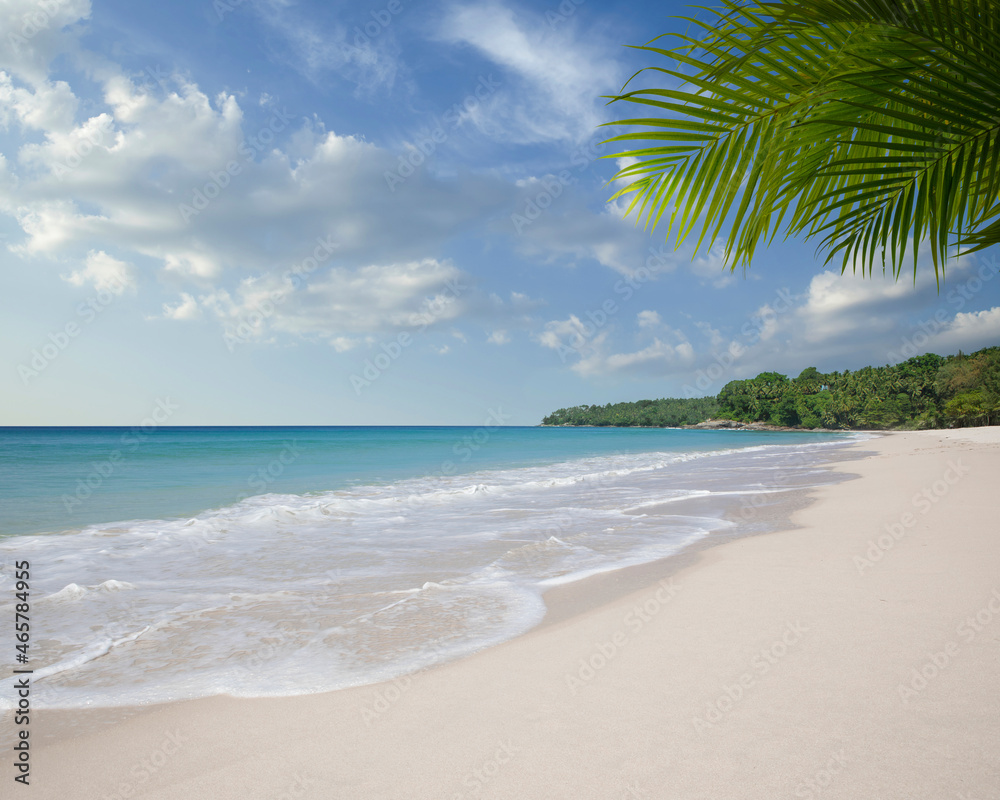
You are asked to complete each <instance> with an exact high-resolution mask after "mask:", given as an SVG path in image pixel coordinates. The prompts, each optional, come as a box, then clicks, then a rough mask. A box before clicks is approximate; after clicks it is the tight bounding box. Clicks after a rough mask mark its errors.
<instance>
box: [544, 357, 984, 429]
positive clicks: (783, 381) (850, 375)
mask: <svg viewBox="0 0 1000 800" xmlns="http://www.w3.org/2000/svg"><path fill="white" fill-rule="evenodd" d="M709 419H725V420H734V421H735V422H742V423H764V424H767V425H778V426H783V427H790V428H807V429H813V428H828V429H834V430H836V429H839V430H866V429H890V428H901V429H917V428H951V427H962V426H967V425H995V424H998V423H1000V347H987V348H984V349H983V350H978V351H976V352H975V353H972V354H971V355H963V354H962V353H961V352H959V353H958V355H954V356H947V357H942V356H938V355H933V354H928V355H923V356H917V357H916V358H911V359H909V360H907V361H903V362H902V363H900V364H896V365H894V366H885V367H864V368H862V369H859V370H855V371H854V372H851V371H850V370H845V371H844V372H829V373H822V372H819V371H818V370H817V369H816V368H815V367H809V368H808V369H804V370H803V371H802V373H801V374H800V375H799V376H798V377H797V378H794V379H789V378H788V377H787V376H785V375H781V374H780V373H777V372H762V373H761V374H760V375H758V376H757V377H756V378H752V379H749V380H739V381H730V382H729V383H727V384H726V385H725V386H724V387H722V391H721V392H719V394H718V396H717V397H699V398H693V399H679V398H665V399H663V400H639V401H638V402H635V403H615V404H613V405H612V404H611V403H609V404H607V405H604V406H586V405H584V406H575V407H574V408H560V409H559V410H558V411H556V412H554V413H552V414H549V415H548V416H547V417H545V419H543V420H542V424H543V425H597V426H618V427H631V426H648V427H680V426H683V425H697V424H699V423H702V422H705V421H706V420H709Z"/></svg>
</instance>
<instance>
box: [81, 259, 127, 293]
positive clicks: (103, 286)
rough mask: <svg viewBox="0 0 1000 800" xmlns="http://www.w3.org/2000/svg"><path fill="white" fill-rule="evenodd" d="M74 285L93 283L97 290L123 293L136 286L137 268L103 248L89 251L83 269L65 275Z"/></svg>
mask: <svg viewBox="0 0 1000 800" xmlns="http://www.w3.org/2000/svg"><path fill="white" fill-rule="evenodd" d="M64 280H66V281H69V282H70V283H72V284H73V285H74V286H84V285H86V284H88V283H89V284H90V285H92V286H93V287H94V288H95V289H97V291H99V292H100V291H108V292H113V293H114V294H121V293H122V292H124V291H125V290H126V289H132V288H134V287H135V270H134V269H133V268H132V266H131V265H129V264H126V263H125V262H124V261H119V260H118V259H117V258H113V257H111V256H109V255H108V254H107V253H105V252H104V251H103V250H96V251H95V250H91V251H90V252H89V253H87V258H86V261H85V262H84V267H83V269H78V270H76V271H75V272H71V273H70V274H69V275H67V276H65V277H64Z"/></svg>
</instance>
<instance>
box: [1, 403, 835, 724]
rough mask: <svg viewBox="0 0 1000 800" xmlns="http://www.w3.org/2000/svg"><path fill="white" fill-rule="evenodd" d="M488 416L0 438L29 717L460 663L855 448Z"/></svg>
mask: <svg viewBox="0 0 1000 800" xmlns="http://www.w3.org/2000/svg"><path fill="white" fill-rule="evenodd" d="M496 421H497V420H496V418H494V420H492V421H491V422H490V423H488V424H486V425H483V426H481V427H455V428H444V427H392V428H381V427H321V428H320V427H252V428H250V427H243V428H195V427H183V428H182V427H170V428H167V427H163V428H156V427H154V426H152V425H150V426H149V427H148V428H147V429H142V428H3V429H0V534H2V535H0V609H2V608H3V605H2V604H3V601H4V599H5V598H6V597H8V596H10V594H11V593H12V586H13V564H14V562H15V561H16V560H30V562H31V565H32V566H31V570H32V592H33V630H35V632H36V633H35V638H34V639H33V651H32V667H33V668H34V669H35V670H36V671H35V690H36V697H37V702H38V704H39V705H41V706H64V707H79V706H86V705H120V704H136V703H144V702H159V701H166V700H172V699H179V698H184V697H197V696H204V695H209V694H218V693H229V694H234V695H242V696H260V695H266V694H300V693H308V692H316V691H325V690H331V689H336V688H340V687H344V686H352V685H360V684H366V683H372V682H375V681H377V680H383V679H387V678H391V677H395V676H397V675H401V674H405V673H407V672H412V671H414V670H416V669H420V668H422V667H425V666H429V665H431V664H434V663H438V662H440V661H443V660H447V659H450V658H455V657H459V656H462V655H465V654H468V653H470V652H474V651H475V650H477V649H480V648H482V647H485V646H489V645H491V644H495V643H498V642H501V641H504V640H506V639H509V638H511V637H512V636H515V635H518V634H519V633H522V632H524V631H525V630H527V629H529V628H530V627H532V626H533V625H535V624H537V622H538V621H539V620H540V619H541V617H542V615H543V613H544V604H543V602H542V600H541V595H542V592H543V591H544V590H545V589H546V588H548V587H550V586H553V585H557V584H559V583H565V582H567V581H572V580H577V579H579V578H582V577H585V576H587V575H590V574H594V573H596V572H601V571H606V570H609V569H617V568H621V567H625V566H629V565H634V564H639V563H644V562H647V561H650V560H653V559H657V558H662V557H664V556H667V555H670V554H672V553H675V552H677V551H678V550H680V549H682V548H683V547H685V546H687V545H689V544H691V543H692V542H694V541H697V540H699V539H701V538H703V537H705V536H709V535H711V534H712V533H713V532H716V531H720V530H722V529H724V528H727V527H731V526H732V525H733V524H734V523H733V522H732V520H731V519H730V520H728V521H727V520H726V519H724V518H723V516H724V515H723V508H724V507H726V504H729V507H730V508H731V507H732V504H733V503H738V504H742V509H743V512H744V513H743V515H742V517H741V524H743V523H745V524H752V523H753V521H754V518H755V515H756V513H757V512H756V509H758V508H760V507H761V506H762V505H766V504H767V503H768V502H771V501H772V499H773V498H776V497H779V496H781V495H782V494H783V493H785V492H787V491H788V490H789V489H792V488H798V487H802V486H809V485H815V484H819V483H823V482H827V481H828V480H829V474H828V471H827V470H825V469H824V467H823V463H824V462H825V461H827V460H829V458H830V457H831V455H832V454H833V453H834V452H835V449H836V448H837V446H838V444H842V443H844V442H845V441H849V440H850V439H851V438H852V437H846V436H843V435H835V434H813V433H753V432H743V431H689V430H676V429H622V428H516V427H498V426H497V425H496V424H495V423H496ZM654 510H655V513H654ZM747 512H749V513H747ZM730 516H731V515H730ZM8 638H10V633H9V632H8V631H6V630H4V631H0V647H7V648H8V649H9V650H11V651H12V650H13V642H12V641H11V642H8V641H7V639H8ZM10 696H13V695H11V693H9V692H0V697H10Z"/></svg>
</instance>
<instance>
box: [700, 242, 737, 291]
mask: <svg viewBox="0 0 1000 800" xmlns="http://www.w3.org/2000/svg"><path fill="white" fill-rule="evenodd" d="M690 268H691V271H692V272H693V273H694V274H695V275H698V276H699V277H701V278H704V279H705V280H707V281H710V282H711V284H712V285H713V286H714V287H715V288H716V289H722V288H723V287H725V286H729V285H730V284H731V283H733V282H734V281H735V280H736V275H735V274H734V273H733V271H732V270H731V269H730V268H729V267H728V266H726V258H725V250H723V249H722V248H720V247H713V248H712V249H711V250H709V251H708V253H707V254H706V255H704V256H696V257H695V258H694V259H693V260H692V261H691V262H690Z"/></svg>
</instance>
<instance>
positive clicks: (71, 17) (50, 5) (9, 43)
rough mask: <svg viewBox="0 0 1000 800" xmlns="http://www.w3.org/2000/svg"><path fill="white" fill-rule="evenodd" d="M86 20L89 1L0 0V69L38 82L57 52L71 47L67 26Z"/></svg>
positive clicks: (71, 33) (70, 32)
mask: <svg viewBox="0 0 1000 800" xmlns="http://www.w3.org/2000/svg"><path fill="white" fill-rule="evenodd" d="M89 17H90V0H48V1H47V2H45V3H40V2H38V0H0V21H2V23H3V24H2V25H0V29H2V30H3V35H0V69H3V70H8V71H10V72H12V73H13V74H14V75H17V76H18V77H20V78H22V79H24V80H26V81H29V82H32V83H38V82H41V81H44V80H45V78H46V76H47V74H48V68H49V64H50V63H51V61H52V59H53V58H55V57H56V56H57V55H58V54H59V53H62V52H66V51H67V50H69V49H71V48H72V47H73V46H74V40H73V32H72V30H66V28H67V27H68V26H72V25H73V24H74V23H77V22H80V21H81V20H84V19H87V18H89Z"/></svg>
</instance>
